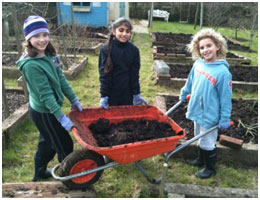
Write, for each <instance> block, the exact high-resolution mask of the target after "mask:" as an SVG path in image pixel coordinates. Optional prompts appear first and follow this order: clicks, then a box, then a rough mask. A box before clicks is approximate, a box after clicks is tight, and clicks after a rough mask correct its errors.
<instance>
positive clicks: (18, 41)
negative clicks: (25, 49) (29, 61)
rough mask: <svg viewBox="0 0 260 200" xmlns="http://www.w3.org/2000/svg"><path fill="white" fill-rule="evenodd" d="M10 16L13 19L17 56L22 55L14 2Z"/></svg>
mask: <svg viewBox="0 0 260 200" xmlns="http://www.w3.org/2000/svg"><path fill="white" fill-rule="evenodd" d="M12 11H13V14H12V18H13V21H14V23H13V24H14V31H15V39H16V45H17V50H18V56H19V57H20V56H21V55H22V45H21V39H20V31H19V28H18V27H19V24H18V20H17V13H16V10H15V4H14V3H12Z"/></svg>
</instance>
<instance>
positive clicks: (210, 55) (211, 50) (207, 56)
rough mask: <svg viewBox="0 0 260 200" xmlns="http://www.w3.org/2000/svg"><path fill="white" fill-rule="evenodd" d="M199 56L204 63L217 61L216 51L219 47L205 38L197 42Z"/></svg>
mask: <svg viewBox="0 0 260 200" xmlns="http://www.w3.org/2000/svg"><path fill="white" fill-rule="evenodd" d="M199 49H200V54H201V56H202V57H203V58H204V60H205V62H206V63H209V62H214V61H217V60H218V58H217V51H218V50H219V47H218V46H217V45H216V44H215V43H214V42H213V40H212V39H210V38H205V39H202V40H200V42H199Z"/></svg>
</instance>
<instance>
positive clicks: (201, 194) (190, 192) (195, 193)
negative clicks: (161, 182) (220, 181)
mask: <svg viewBox="0 0 260 200" xmlns="http://www.w3.org/2000/svg"><path fill="white" fill-rule="evenodd" d="M164 191H165V192H166V194H167V196H168V198H172V197H174V196H176V195H177V196H178V197H182V198H257V197H258V191H257V190H249V189H240V188H212V187H207V186H200V185H192V184H179V183H166V185H165V188H164Z"/></svg>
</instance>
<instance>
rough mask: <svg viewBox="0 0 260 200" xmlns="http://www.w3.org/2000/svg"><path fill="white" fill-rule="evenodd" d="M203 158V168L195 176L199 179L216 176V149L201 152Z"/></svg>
mask: <svg viewBox="0 0 260 200" xmlns="http://www.w3.org/2000/svg"><path fill="white" fill-rule="evenodd" d="M202 151H203V153H204V156H205V157H204V158H205V168H203V169H202V170H200V171H198V172H197V173H196V174H195V175H196V176H197V177H199V178H201V179H204V178H209V177H211V176H214V175H216V173H217V171H216V167H215V165H216V162H217V149H216V148H215V149H213V150H211V151H206V150H202Z"/></svg>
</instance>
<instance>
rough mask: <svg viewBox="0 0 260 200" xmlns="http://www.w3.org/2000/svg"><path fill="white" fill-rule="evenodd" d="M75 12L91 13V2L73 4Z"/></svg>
mask: <svg viewBox="0 0 260 200" xmlns="http://www.w3.org/2000/svg"><path fill="white" fill-rule="evenodd" d="M72 5H73V11H74V12H90V2H73V3H72Z"/></svg>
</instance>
